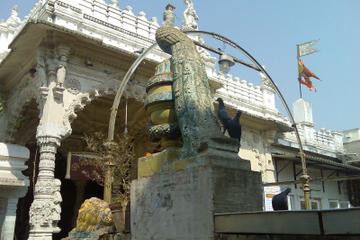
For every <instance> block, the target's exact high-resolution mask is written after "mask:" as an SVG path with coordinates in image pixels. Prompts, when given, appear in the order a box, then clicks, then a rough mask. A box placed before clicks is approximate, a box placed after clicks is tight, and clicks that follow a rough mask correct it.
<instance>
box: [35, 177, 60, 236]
mask: <svg viewBox="0 0 360 240" xmlns="http://www.w3.org/2000/svg"><path fill="white" fill-rule="evenodd" d="M60 185H61V182H60V180H59V179H42V180H41V181H38V183H37V184H36V186H35V199H34V201H33V203H32V205H31V208H30V228H31V230H30V232H31V231H32V230H35V229H37V228H41V227H46V228H52V229H53V232H54V233H56V232H59V231H60V228H58V227H57V223H58V221H59V220H60V213H61V206H60V204H61V202H62V198H61V194H60ZM41 196H44V197H43V198H42V197H41Z"/></svg>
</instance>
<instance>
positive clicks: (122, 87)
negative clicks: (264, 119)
mask: <svg viewBox="0 0 360 240" xmlns="http://www.w3.org/2000/svg"><path fill="white" fill-rule="evenodd" d="M185 33H186V34H191V33H197V34H204V35H208V36H211V37H213V38H215V39H217V40H220V41H222V42H224V43H226V44H228V45H230V46H232V47H233V48H235V49H238V50H240V52H242V53H243V54H244V55H245V56H246V57H248V58H249V59H250V60H251V62H252V63H253V64H254V65H255V66H256V67H257V68H258V70H259V71H261V72H262V73H263V74H265V76H266V77H267V78H268V79H269V80H270V82H271V84H272V85H273V87H274V89H275V91H276V93H277V94H278V96H279V97H280V99H281V102H282V104H283V105H284V107H285V109H286V111H287V113H288V115H289V117H290V121H291V123H292V127H293V128H294V130H295V135H296V139H297V142H298V144H299V154H300V158H301V166H302V172H303V174H302V176H301V178H302V180H303V190H304V199H305V207H306V209H310V185H309V182H310V176H309V175H308V173H307V167H306V160H305V153H304V150H303V145H302V142H301V139H300V135H299V131H298V129H297V127H296V123H295V120H294V117H293V115H292V113H291V111H290V108H289V106H288V104H287V102H286V100H285V98H284V96H283V95H282V93H281V91H280V89H279V88H278V86H277V85H276V84H275V82H274V81H273V80H272V78H271V76H270V75H269V74H268V73H267V71H266V70H265V69H264V68H263V67H262V66H261V64H260V63H259V62H258V61H257V60H256V59H255V58H254V57H253V56H252V55H251V54H250V53H248V52H247V51H246V50H245V49H243V48H242V47H241V46H240V45H238V44H237V43H236V42H234V41H232V40H230V39H229V38H227V37H224V36H222V35H220V34H217V33H214V32H208V31H197V30H194V31H185ZM156 46H157V43H154V44H153V45H151V46H150V47H148V48H147V49H146V50H145V51H144V52H143V53H142V54H140V56H138V58H137V59H136V60H135V62H134V63H133V64H132V65H131V67H130V68H129V70H128V71H127V72H126V74H125V76H124V78H123V80H122V81H121V83H120V86H119V88H118V90H117V92H116V96H115V99H114V102H113V105H112V108H111V114H110V119H109V128H108V139H107V140H108V142H112V141H113V140H114V132H115V121H116V115H117V111H118V108H119V104H120V100H121V97H122V95H123V93H124V90H125V87H126V85H127V83H128V82H129V80H130V78H131V76H132V75H133V74H134V72H135V71H136V69H137V68H138V66H139V65H140V63H141V62H142V61H143V60H144V59H145V57H146V56H147V54H148V53H150V51H151V50H152V49H153V48H155V47H156Z"/></svg>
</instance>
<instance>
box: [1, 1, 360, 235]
mask: <svg viewBox="0 0 360 240" xmlns="http://www.w3.org/2000/svg"><path fill="white" fill-rule="evenodd" d="M187 2H189V1H187ZM189 12H190V13H191V14H192V17H189V19H190V20H189V19H188V20H187V21H185V24H186V23H188V25H189V26H187V27H191V26H192V27H193V26H194V25H196V27H197V24H194V22H193V21H194V19H196V20H197V18H198V17H197V15H196V13H195V12H194V11H189ZM159 24H160V23H158V20H157V19H156V18H155V17H153V18H148V17H147V16H146V14H145V13H144V12H139V13H138V14H135V13H134V11H133V9H132V8H131V7H130V6H126V7H125V6H122V5H121V4H120V6H119V5H118V4H117V2H116V1H112V3H106V2H105V1H104V0H73V1H60V0H39V1H38V2H37V3H36V5H35V6H34V8H33V9H32V10H31V12H30V13H29V15H28V16H27V17H25V19H24V20H20V19H19V17H18V16H17V9H16V8H14V9H13V10H12V13H11V15H10V17H9V19H8V20H6V21H5V22H1V23H0V43H1V44H0V94H1V95H0V100H1V103H0V111H1V112H0V142H6V143H13V144H18V145H23V146H26V147H27V148H28V149H29V150H30V153H31V154H30V156H29V154H28V155H26V154H25V155H22V156H21V157H20V158H21V159H23V160H25V159H26V158H29V157H30V159H29V161H28V162H27V167H28V170H27V172H26V176H27V177H28V179H27V180H24V185H23V187H27V186H28V185H29V188H28V193H27V194H26V196H25V197H24V198H23V199H22V200H21V201H19V203H18V204H17V209H18V214H17V216H18V218H17V224H16V227H15V223H14V221H15V220H14V218H12V216H14V209H15V207H14V206H15V205H16V202H17V198H19V197H22V196H23V195H25V193H24V192H21V191H20V192H21V194H19V195H16V196H17V197H14V198H11V200H8V204H7V206H8V207H3V208H0V210H1V211H2V212H1V214H2V215H1V216H3V217H2V219H4V220H1V221H0V223H1V224H2V229H6V230H2V233H1V234H2V235H1V239H9V238H7V236H9V234H14V233H13V232H14V231H15V235H16V237H17V238H16V239H27V238H29V239H60V238H62V237H66V236H67V233H68V232H69V231H70V230H71V229H72V228H73V227H74V223H75V220H76V214H77V211H78V209H79V206H80V204H81V203H82V201H83V200H84V199H85V198H89V197H91V196H101V189H100V190H99V189H97V188H96V186H92V185H91V183H89V182H84V181H76V180H68V179H65V169H66V156H67V153H68V152H70V151H71V152H79V151H83V150H84V142H83V141H82V137H83V135H84V133H91V132H94V131H98V130H103V131H104V130H106V129H107V126H108V120H109V115H110V108H111V105H112V101H113V99H114V94H115V92H116V90H117V88H118V86H119V84H120V81H121V80H122V78H123V76H124V75H125V73H126V71H127V70H128V68H129V67H130V66H131V64H132V62H133V61H134V60H135V59H136V57H137V56H138V52H139V51H141V50H142V49H144V48H148V47H149V46H150V45H152V44H153V43H154V42H155V31H156V29H157V28H158V27H159ZM199 51H200V53H201V55H202V56H203V57H204V61H205V63H206V66H207V74H208V76H209V78H210V85H211V87H212V91H213V93H214V98H216V97H219V96H220V97H222V98H223V99H224V101H225V104H226V106H227V108H228V109H229V111H230V113H231V114H234V113H235V111H236V110H237V109H240V110H242V111H243V116H242V119H241V123H242V127H243V134H242V141H241V150H240V156H241V158H243V159H247V160H250V162H251V166H252V170H254V171H259V172H261V174H262V178H263V182H264V184H265V183H273V182H277V181H292V180H296V179H297V177H298V176H299V172H300V170H301V168H300V163H299V158H298V145H297V143H296V141H295V136H294V134H293V132H291V124H290V122H289V121H288V119H287V118H286V117H285V116H284V115H283V114H282V113H281V112H279V110H278V108H277V106H276V102H275V91H274V90H273V89H272V87H271V84H270V83H269V81H268V80H267V79H266V77H264V76H260V78H261V80H262V84H261V85H259V86H257V85H254V84H252V83H250V82H248V81H246V80H243V79H240V78H239V77H235V76H232V75H223V74H220V73H218V72H217V70H216V68H215V58H214V57H212V56H211V55H210V54H209V53H208V52H206V51H205V50H203V49H202V50H201V49H199ZM167 57H169V56H168V55H167V54H165V53H164V52H162V51H161V50H160V49H159V48H156V49H155V50H153V51H152V52H151V54H149V55H148V57H147V58H146V60H145V61H144V63H142V64H141V66H140V68H139V69H138V70H137V71H136V73H135V75H134V77H133V79H132V80H131V81H130V83H129V84H128V86H127V89H126V92H125V96H124V97H123V99H122V101H121V104H120V108H119V111H118V116H119V117H118V119H117V125H116V127H117V129H118V130H117V131H119V132H120V131H122V130H123V129H124V127H125V123H124V117H125V109H127V113H128V114H127V115H128V121H127V128H128V130H129V134H130V135H131V136H132V137H133V138H134V139H135V145H136V152H137V156H138V157H139V156H143V154H144V153H145V152H151V151H152V150H154V148H155V147H156V146H154V144H152V143H149V142H148V141H147V138H146V137H145V136H146V135H145V131H144V129H145V128H146V125H147V117H146V115H145V110H144V108H143V103H144V98H145V87H146V84H147V81H148V80H149V78H150V77H151V76H152V75H153V74H154V69H155V66H156V65H157V64H158V63H160V62H161V61H163V60H164V59H166V58H167ZM125 99H127V101H123V100H125ZM294 110H295V111H294V113H295V117H296V120H297V123H298V127H299V129H300V133H301V137H302V140H303V141H304V145H305V150H306V154H307V157H308V166H309V171H310V175H311V176H312V177H313V178H317V177H328V176H344V175H350V174H353V172H356V171H358V170H360V169H359V168H357V167H356V166H353V165H351V164H347V163H346V162H343V160H342V158H341V156H343V155H345V154H346V152H345V150H344V148H343V140H342V134H341V133H338V132H332V131H328V130H325V129H320V130H319V131H316V130H315V128H314V122H313V119H312V112H311V107H310V105H309V103H308V102H306V101H304V100H302V99H300V100H298V101H297V102H296V103H295V106H294ZM24 151H25V150H24ZM15 157H16V156H15ZM4 161H6V162H7V163H5V162H4ZM11 161H12V160H11V158H8V159H4V160H2V159H0V164H2V163H4V166H5V165H6V164H8V163H10V162H11ZM2 166H3V165H0V171H2V169H1V167H2ZM9 166H12V165H9ZM19 169H20V168H19ZM21 170H22V168H21ZM0 182H1V179H0ZM1 184H3V183H2V182H1ZM5 185H6V184H5ZM8 185H9V186H11V184H10V183H9V184H8ZM313 185H314V191H313V192H312V199H313V202H314V203H313V208H317V207H318V208H337V207H345V206H346V207H349V206H350V198H349V196H348V194H347V186H346V182H345V181H342V182H339V181H332V182H328V183H327V182H325V183H324V182H321V181H320V182H314V184H313ZM286 186H288V187H291V188H292V189H293V191H292V193H291V195H290V198H289V201H290V203H291V208H292V209H300V208H301V203H302V199H301V196H302V190H301V184H297V185H295V184H293V183H288V184H287V185H286V184H285V185H284V184H282V185H281V186H279V185H277V186H275V185H274V186H266V187H265V192H264V209H266V210H269V209H270V208H269V207H268V199H269V197H270V196H272V195H273V194H275V193H277V192H279V191H280V189H281V188H283V187H286ZM0 187H3V185H2V186H0ZM4 187H7V186H4ZM74 193H75V194H74ZM0 197H1V199H0V200H1V201H2V199H3V198H2V196H0ZM1 203H3V201H2V202H1ZM2 206H4V205H2ZM9 206H10V207H9ZM5 209H6V210H5ZM7 209H9V210H7ZM19 216H21V217H19ZM13 223H14V224H13ZM11 224H13V225H12V227H13V228H15V230H14V229H13V230H8V229H11V227H9V226H10V225H11ZM11 231H12V233H10V232H11ZM5 236H6V238H5Z"/></svg>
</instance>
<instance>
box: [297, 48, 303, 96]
mask: <svg viewBox="0 0 360 240" xmlns="http://www.w3.org/2000/svg"><path fill="white" fill-rule="evenodd" d="M296 52H297V54H296V55H297V57H296V60H297V62H296V64H297V68H298V82H299V93H300V98H302V87H301V73H300V71H299V70H300V69H299V61H300V49H299V45H296Z"/></svg>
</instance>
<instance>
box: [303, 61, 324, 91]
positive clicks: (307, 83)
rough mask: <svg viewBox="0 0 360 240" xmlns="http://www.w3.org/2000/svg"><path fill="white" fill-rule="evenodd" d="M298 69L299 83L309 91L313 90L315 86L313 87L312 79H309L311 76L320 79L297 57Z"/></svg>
mask: <svg viewBox="0 0 360 240" xmlns="http://www.w3.org/2000/svg"><path fill="white" fill-rule="evenodd" d="M298 70H299V76H300V78H301V79H300V83H301V84H303V85H305V86H306V87H307V88H308V89H309V90H310V91H315V92H316V88H315V87H314V85H313V83H312V81H311V80H310V78H311V77H313V78H316V79H318V80H320V78H319V77H318V76H316V75H315V73H313V72H312V71H311V70H310V69H308V68H307V67H306V66H305V65H304V63H303V61H302V60H301V59H299V61H298Z"/></svg>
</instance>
